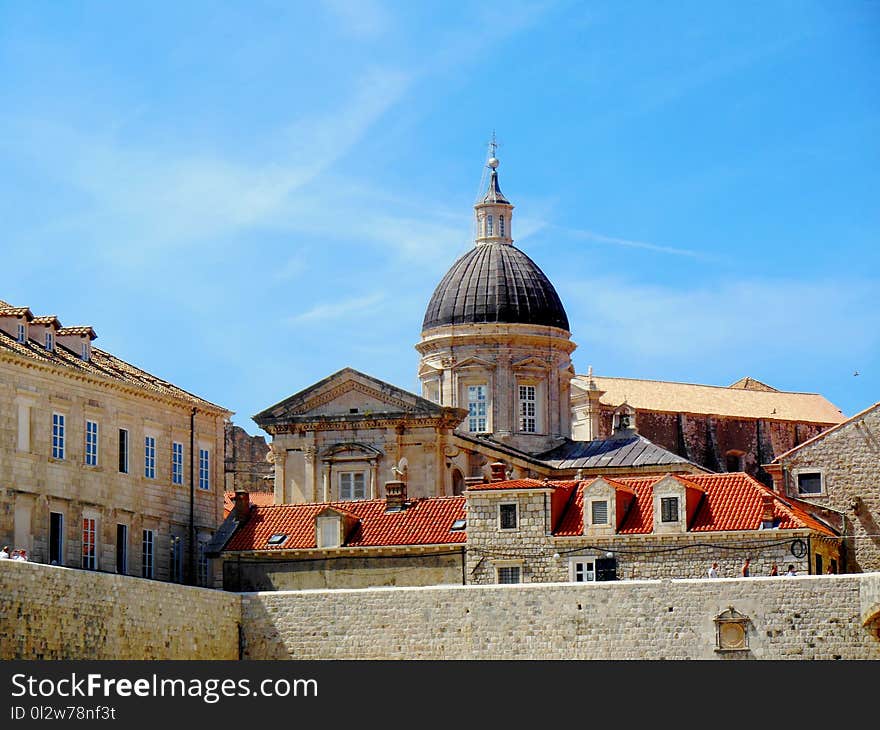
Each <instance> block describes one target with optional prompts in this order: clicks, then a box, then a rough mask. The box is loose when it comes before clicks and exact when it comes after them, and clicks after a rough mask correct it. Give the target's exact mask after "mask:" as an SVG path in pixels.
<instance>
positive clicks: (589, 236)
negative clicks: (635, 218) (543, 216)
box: [548, 224, 715, 261]
mask: <svg viewBox="0 0 880 730" xmlns="http://www.w3.org/2000/svg"><path fill="white" fill-rule="evenodd" d="M548 225H550V224H548ZM551 227H552V228H554V229H556V230H557V231H560V232H562V233H565V234H567V235H569V236H572V237H573V238H581V239H585V240H588V241H595V242H596V243H607V244H611V245H613V246H623V247H624V248H640V249H644V250H646V251H654V252H656V253H663V254H669V255H671V256H687V257H689V258H693V259H700V260H703V261H710V260H714V259H715V257H712V256H709V255H707V254H704V253H702V252H700V251H692V250H690V249H686V248H675V247H672V246H661V245H659V244H656V243H648V242H647V241H633V240H631V239H628V238H617V237H615V236H606V235H605V234H603V233H596V232H595V231H587V230H583V229H578V228H567V227H565V226H559V225H555V224H554V225H552V226H551Z"/></svg>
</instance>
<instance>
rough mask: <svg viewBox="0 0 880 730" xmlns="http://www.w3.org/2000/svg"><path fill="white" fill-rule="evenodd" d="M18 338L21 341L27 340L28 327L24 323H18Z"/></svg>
mask: <svg viewBox="0 0 880 730" xmlns="http://www.w3.org/2000/svg"><path fill="white" fill-rule="evenodd" d="M17 339H18V341H19V342H27V328H26V327H25V326H24V325H23V324H20V325H18V338H17Z"/></svg>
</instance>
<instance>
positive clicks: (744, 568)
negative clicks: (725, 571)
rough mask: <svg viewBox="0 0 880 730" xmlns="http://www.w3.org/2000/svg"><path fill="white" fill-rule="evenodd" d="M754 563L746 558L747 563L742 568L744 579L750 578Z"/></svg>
mask: <svg viewBox="0 0 880 730" xmlns="http://www.w3.org/2000/svg"><path fill="white" fill-rule="evenodd" d="M751 563H752V561H751V560H749V559H748V558H746V562H744V563H743V567H742V576H743V578H748V577H749V565H751Z"/></svg>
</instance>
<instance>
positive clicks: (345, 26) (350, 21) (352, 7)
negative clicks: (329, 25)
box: [321, 0, 391, 38]
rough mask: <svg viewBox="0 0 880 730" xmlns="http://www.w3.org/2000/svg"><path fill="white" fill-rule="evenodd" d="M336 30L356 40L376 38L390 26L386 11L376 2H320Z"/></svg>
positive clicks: (332, 0) (374, 0)
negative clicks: (332, 20)
mask: <svg viewBox="0 0 880 730" xmlns="http://www.w3.org/2000/svg"><path fill="white" fill-rule="evenodd" d="M321 5H322V6H323V7H324V8H325V10H327V11H328V12H329V13H330V15H331V16H332V17H333V19H334V21H335V23H336V28H337V29H338V30H340V31H342V32H343V33H345V34H346V35H350V36H354V37H356V38H376V37H378V36H381V35H382V34H383V33H385V32H386V31H387V29H388V27H389V26H390V24H391V15H390V14H389V12H388V10H387V9H386V8H385V7H384V6H383V5H382V4H381V3H379V2H377V1H376V0H321Z"/></svg>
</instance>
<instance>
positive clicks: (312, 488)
mask: <svg viewBox="0 0 880 730" xmlns="http://www.w3.org/2000/svg"><path fill="white" fill-rule="evenodd" d="M317 453H318V450H317V449H316V448H315V447H314V446H305V447H304V448H303V456H304V457H305V470H304V472H305V476H304V477H303V481H304V482H305V483H304V484H303V496H305V495H306V494H311V501H312V502H317V501H318V484H317V481H316V475H315V456H316V454H317Z"/></svg>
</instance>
